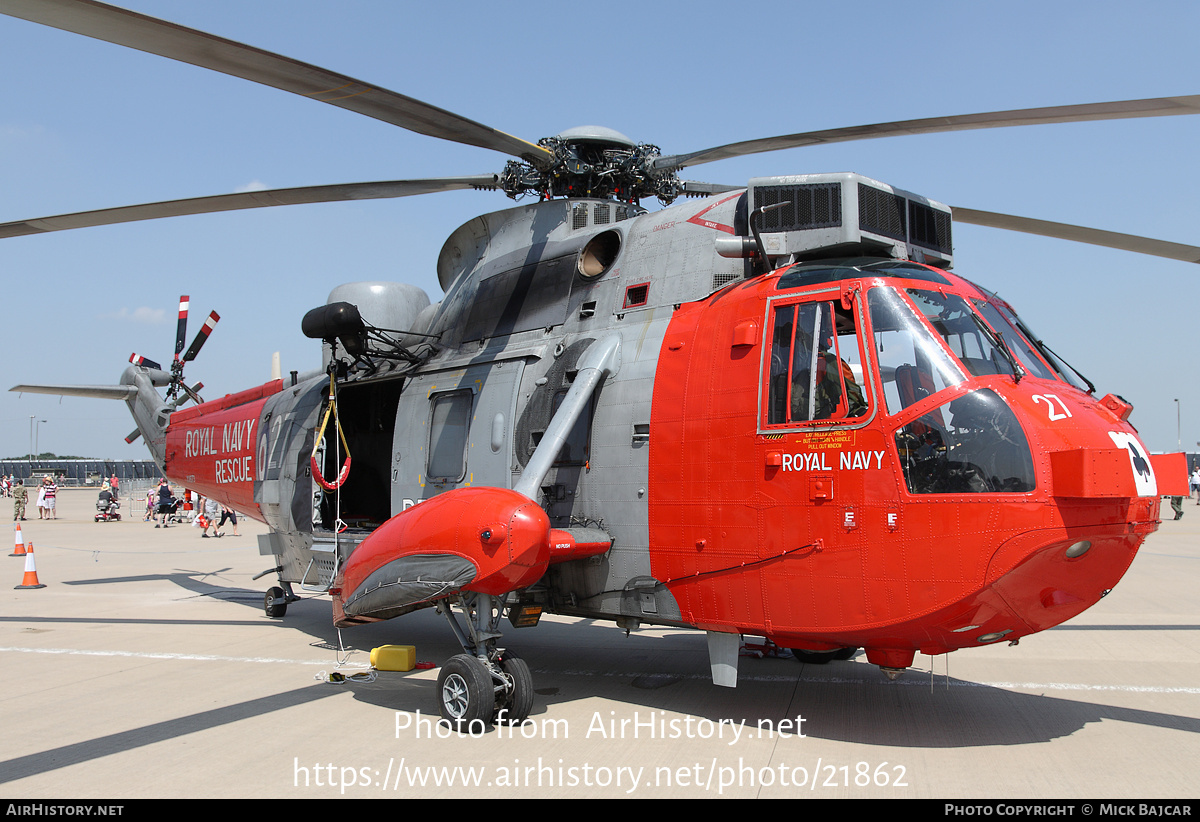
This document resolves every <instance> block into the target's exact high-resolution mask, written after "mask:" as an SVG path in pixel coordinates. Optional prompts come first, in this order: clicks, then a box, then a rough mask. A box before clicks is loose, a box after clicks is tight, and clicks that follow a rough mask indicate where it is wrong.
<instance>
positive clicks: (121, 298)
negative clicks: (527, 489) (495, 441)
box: [0, 0, 1200, 459]
mask: <svg viewBox="0 0 1200 822" xmlns="http://www.w3.org/2000/svg"><path fill="white" fill-rule="evenodd" d="M123 5H125V6H126V7H129V8H133V9H135V10H138V11H141V12H144V13H147V14H151V15H154V16H158V17H162V18H164V19H167V20H171V21H173V22H177V23H180V24H183V25H186V26H191V27H194V28H198V29H201V30H204V31H209V32H212V33H214V34H219V35H221V36H224V37H228V38H231V39H234V40H239V41H241V42H245V43H249V44H251V45H255V46H258V47H260V48H264V49H268V50H271V51H275V52H278V53H281V54H284V55H287V56H289V57H294V58H296V59H299V60H303V61H306V62H310V63H315V64H317V65H321V66H324V67H327V68H330V69H332V70H335V71H339V72H342V73H344V74H348V75H350V76H352V77H357V78H359V79H362V80H366V81H370V82H373V83H376V84H379V85H382V86H384V87H387V88H391V89H394V90H396V91H400V92H402V93H405V94H408V95H410V96H413V97H416V98H418V99H422V100H425V101H427V102H430V103H434V104H436V105H439V106H441V107H443V108H447V109H449V110H451V111H455V112H458V113H460V114H462V115H464V116H467V117H470V118H472V119H475V120H477V121H480V122H483V123H486V124H488V125H491V126H494V127H496V128H499V129H501V130H504V131H507V132H509V133H511V134H515V135H517V136H520V137H523V138H525V139H528V140H531V141H536V140H537V139H538V138H540V137H543V136H546V135H551V134H555V133H557V132H559V131H561V130H563V129H565V128H568V127H571V126H576V125H583V124H593V123H597V124H602V125H606V126H609V127H611V128H615V129H617V130H618V131H621V132H623V133H625V134H627V135H629V136H630V137H631V138H633V139H634V140H637V141H642V142H650V143H655V144H657V145H659V146H660V147H661V148H662V150H663V152H664V153H680V152H684V151H691V150H696V149H700V148H705V147H709V146H714V145H720V144H723V143H728V142H733V141H738V140H744V139H750V138H754V137H761V136H767V135H771V134H783V133H790V132H794V131H805V130H811V129H820V128H831V127H837V126H846V125H857V124H863V123H875V122H883V121H890V120H898V119H908V118H916V117H932V116H937V115H949V114H964V113H972V112H980V111H993V110H1004V109H1013V108H1026V107H1034V106H1049V105H1060V104H1071V103H1087V102H1097V101H1104V100H1125V99H1134V98H1142V97H1159V96H1169V95H1186V94H1196V93H1200V72H1198V71H1197V68H1198V63H1200V56H1198V51H1197V49H1196V48H1195V37H1196V32H1197V31H1200V4H1196V3H1191V2H1163V3H1153V2H1151V3H1146V4H1139V5H1137V6H1136V7H1135V5H1134V4H1131V3H1106V2H1089V3H1083V2H1079V3H1047V2H1038V3H1025V2H1007V3H1003V4H984V3H970V2H946V3H922V2H909V3H895V2H886V3H885V2H878V3H876V2H857V3H829V2H822V3H816V2H812V3H809V2H790V3H771V2H763V3H756V4H726V3H723V4H718V3H712V2H689V3H674V2H641V3H625V2H613V3H607V4H604V5H603V7H600V6H596V5H581V6H568V5H565V4H561V3H557V2H556V3H549V2H538V3H514V4H501V3H476V2H461V3H442V4H431V3H406V2H378V1H376V2H370V1H369V0H338V2H333V1H332V0H325V1H324V2H317V1H316V0H253V2H245V0H236V1H235V0H204V1H203V2H201V1H200V0H158V2H150V1H149V0H127V1H126V2H125V3H123ZM0 72H2V76H3V77H4V78H5V82H4V92H3V96H2V99H3V102H4V104H3V106H0V222H3V221H8V220H15V219H22V218H30V217H40V216H47V215H51V214H58V213H63V212H71V211H78V210H84V209H90V208H101V207H107V206H117V205H126V204H133V203H142V202H152V201H156V200H165V199H173V198H179V197H189V196H200V195H205V194H218V193H225V192H230V191H235V190H239V189H242V188H245V187H247V186H265V187H268V188H282V187H291V186H300V185H313V184H321V183H340V182H356V181H369V180H390V179H406V178H417V177H430V176H448V175H458V174H478V173H490V172H492V171H498V170H500V169H501V168H502V167H503V165H504V162H505V159H506V158H505V157H504V156H503V155H500V154H497V153H495V152H490V151H486V150H483V149H475V148H471V147H467V146H462V145H457V144H452V143H445V142H439V141H437V140H433V139H431V138H427V137H422V136H420V135H416V134H413V133H410V132H407V131H404V130H402V129H398V128H396V127H394V126H389V125H386V124H384V123H380V122H376V121H374V120H371V119H368V118H365V117H361V116H358V115H355V114H352V113H349V112H345V111H342V110H340V109H335V108H332V107H330V106H324V105H321V104H318V103H315V102H313V101H311V100H306V99H302V98H299V97H296V96H294V95H290V94H287V93H285V92H281V91H277V90H274V89H270V88H265V87H260V86H257V85H255V84H253V83H248V82H246V81H242V80H236V79H233V78H229V77H226V76H224V75H220V74H215V73H212V72H208V71H205V70H203V69H198V68H194V67H192V66H187V65H183V64H178V63H174V62H172V61H169V60H165V59H162V58H159V57H154V56H151V55H145V54H142V53H139V52H134V51H130V50H127V49H123V48H121V47H118V46H113V45H110V44H107V43H101V42H98V41H92V40H89V39H86V38H82V37H79V36H77V35H73V34H69V33H66V32H61V31H58V30H54V29H48V28H44V27H40V26H37V25H34V24H31V23H26V22H24V21H19V20H15V19H11V18H7V17H0ZM1198 144H1200V117H1195V116H1194V117H1179V118H1153V119H1146V120H1133V121H1124V122H1107V123H1103V122H1102V123H1081V124H1071V125H1056V126H1043V127H1036V128H1020V129H1002V130H994V131H980V132H963V133H958V134H945V135H935V136H922V137H902V138H892V139H886V140H871V141H864V142H859V143H845V144H840V145H836V146H825V147H820V148H810V149H799V150H793V151H786V152H775V153H772V154H763V155H758V156H755V157H748V158H742V159H739V160H731V161H724V162H720V163H713V164H709V165H705V166H698V167H695V168H693V169H688V170H685V172H684V176H685V177H690V178H693V179H702V180H709V181H713V182H722V183H729V184H744V183H745V181H746V180H747V179H749V178H750V177H754V176H760V175H777V174H800V173H811V172H820V171H857V172H859V173H862V174H865V175H867V176H870V177H874V178H876V179H879V180H882V181H884V182H887V183H891V184H893V185H896V186H898V187H900V188H904V189H907V190H910V191H915V192H917V193H920V194H923V195H925V196H928V197H930V198H932V199H935V200H938V201H941V202H944V203H947V204H949V205H952V206H954V205H961V206H966V207H973V208H979V209H985V210H990V211H1000V212H1007V213H1017V214H1023V215H1026V216H1031V217H1039V218H1043V219H1051V220H1060V221H1064V222H1073V223H1079V224H1083V225H1092V226H1096V227H1100V228H1108V229H1114V230H1119V231H1125V232H1129V233H1134V234H1144V235H1148V236H1152V237H1158V238H1162V239H1168V240H1175V241H1178V242H1185V243H1191V244H1200V229H1198V220H1197V217H1198V216H1200V169H1198V167H1197V162H1196V159H1195V153H1196V149H1195V147H1196V146H1197V145H1198ZM509 204H510V201H509V200H507V198H505V197H504V196H503V195H502V194H500V193H478V192H455V193H449V194H439V195H430V196H426V197H422V198H413V199H400V200H391V201H366V202H358V203H340V204H326V205H317V206H291V207H285V208H277V209H259V210H256V211H250V212H240V213H232V214H215V215H205V216H201V217H185V218H178V219H173V220H157V221H151V222H144V223H136V224H129V225H123V226H110V227H100V228H91V229H83V230H79V231H72V232H58V233H53V234H47V235H44V236H33V237H21V238H15V239H9V240H3V241H0V294H3V296H4V314H3V319H2V320H0V329H2V330H3V334H4V337H5V344H4V354H3V356H2V357H0V388H7V387H8V386H11V385H14V384H16V383H18V382H61V383H111V382H115V381H116V379H117V378H118V376H119V375H120V373H121V371H122V369H123V368H124V366H125V363H126V360H127V358H128V357H129V354H130V352H131V351H137V352H138V353H141V354H143V355H145V356H148V357H152V358H154V359H160V360H162V361H166V360H169V358H170V352H171V349H172V343H173V339H174V317H175V308H176V304H177V301H178V297H179V295H180V294H184V293H186V294H189V295H190V296H191V298H192V315H191V316H192V320H191V326H190V331H189V336H190V335H191V334H194V333H195V330H196V329H198V327H199V323H200V321H201V320H202V319H203V317H204V316H205V315H207V313H208V311H209V310H211V309H216V310H217V311H218V312H220V314H221V323H220V325H219V326H218V328H217V331H216V333H215V334H214V336H213V337H212V339H211V340H210V341H209V343H208V345H207V346H206V348H205V350H204V351H203V352H202V353H201V355H200V358H199V359H198V360H197V361H196V362H195V363H192V364H191V365H190V366H189V368H188V372H187V373H188V376H189V379H190V380H192V381H194V380H197V379H199V380H202V381H203V382H204V383H205V384H206V386H208V388H207V390H206V391H205V394H206V395H207V396H210V397H211V396H217V395H220V394H223V393H226V392H230V391H235V390H240V389H242V388H246V387H249V386H251V385H256V384H258V383H261V382H263V381H265V380H266V379H267V378H268V376H269V369H270V361H271V354H272V352H274V351H279V352H281V357H282V362H283V368H284V370H285V372H286V371H287V370H290V369H297V370H301V371H303V370H306V369H309V368H311V367H314V366H315V365H317V364H318V361H319V352H318V347H317V346H316V344H314V343H312V342H310V341H308V340H306V339H305V338H304V337H303V336H302V335H301V334H300V318H301V317H302V316H303V314H304V312H305V311H307V310H308V309H309V308H312V307H315V306H317V305H320V304H321V303H323V302H324V300H325V298H326V296H327V294H328V293H329V291H330V289H332V288H333V287H334V286H335V285H337V284H338V283H342V282H349V281H355V280H396V281H405V282H411V283H415V284H417V285H419V286H421V287H423V288H424V289H426V290H427V291H428V292H429V293H430V296H431V298H432V299H434V300H436V299H438V297H439V296H440V292H439V290H438V286H437V279H436V275H435V273H434V266H435V263H436V260H437V255H438V252H439V250H440V249H441V245H442V243H443V242H444V240H445V238H446V237H447V236H448V235H449V234H450V232H451V231H453V230H454V229H455V228H456V227H458V226H459V225H460V224H462V223H463V222H465V221H467V220H468V219H470V218H471V217H473V216H474V215H476V214H479V213H481V212H484V211H493V210H499V209H502V208H505V207H506V206H507V205H509ZM652 207H653V206H652ZM955 246H956V248H955V252H956V265H955V270H956V271H957V272H958V273H959V274H962V275H963V276H965V277H967V278H969V279H972V280H974V281H976V282H978V283H980V284H982V285H985V286H987V287H989V288H992V289H994V290H997V291H999V292H1000V294H1001V295H1002V296H1003V297H1005V298H1006V299H1008V300H1009V301H1010V302H1011V303H1013V305H1014V306H1016V308H1017V310H1018V311H1019V312H1020V313H1021V314H1022V315H1023V316H1024V318H1025V319H1026V320H1027V321H1028V323H1029V324H1030V325H1031V326H1032V327H1033V328H1034V329H1035V330H1037V331H1038V332H1039V333H1040V334H1041V335H1042V336H1043V337H1044V338H1045V339H1046V341H1047V342H1048V343H1049V344H1050V345H1051V346H1052V347H1053V348H1055V349H1056V350H1057V351H1058V352H1059V353H1060V354H1062V355H1063V356H1064V357H1065V358H1066V359H1067V360H1068V361H1070V362H1072V363H1074V364H1075V365H1077V366H1078V367H1079V369H1080V370H1081V371H1083V372H1084V373H1085V374H1086V375H1087V376H1088V377H1089V378H1090V379H1091V380H1092V381H1093V382H1094V383H1095V384H1096V385H1097V388H1098V390H1099V393H1100V394H1104V393H1107V392H1110V391H1111V392H1114V393H1118V394H1121V395H1123V396H1124V397H1126V398H1127V399H1128V400H1130V401H1131V402H1132V403H1133V404H1134V406H1135V411H1134V414H1133V417H1132V420H1131V421H1132V422H1133V423H1134V424H1135V425H1136V426H1137V427H1138V429H1139V430H1140V432H1141V433H1142V434H1143V438H1144V439H1145V441H1146V443H1147V445H1148V446H1149V447H1150V448H1152V449H1155V450H1173V449H1175V447H1176V441H1177V439H1181V440H1182V442H1183V443H1184V445H1185V447H1187V446H1188V445H1191V444H1193V443H1196V442H1197V441H1198V440H1200V386H1198V385H1197V380H1196V371H1195V365H1194V363H1195V357H1196V353H1197V348H1198V346H1194V345H1192V344H1191V343H1193V342H1200V317H1197V309H1198V306H1200V302H1198V299H1197V298H1198V297H1200V284H1198V283H1200V281H1198V278H1197V277H1198V275H1200V269H1197V267H1196V266H1195V265H1190V264H1187V263H1180V262H1173V261H1167V260H1156V259H1151V258H1145V257H1141V256H1138V255H1134V254H1130V253H1126V252H1119V251H1112V250H1107V249H1099V248H1091V247H1087V246H1079V245H1074V244H1071V243H1066V242H1061V241H1055V240H1049V239H1043V238H1036V237H1027V236H1022V235H1018V234H1013V233H1010V232H1002V231H996V230H992V229H984V228H974V227H971V226H965V225H959V226H957V227H956V235H955ZM1177 398H1178V400H1179V404H1178V407H1179V410H1180V416H1181V420H1182V424H1181V430H1180V431H1179V432H1178V433H1177V428H1176V402H1175V400H1176V399H1177ZM31 416H32V417H34V418H35V420H46V422H44V423H41V422H39V423H37V438H38V447H39V449H40V450H50V451H54V452H57V453H74V454H85V455H90V456H96V457H110V458H126V459H128V458H142V457H143V456H144V454H145V451H144V449H143V448H141V447H140V445H138V446H128V445H126V444H125V443H124V442H123V439H122V438H123V437H124V435H125V434H126V433H128V432H129V431H130V430H131V429H132V427H133V424H132V421H131V420H130V418H129V417H128V415H127V413H126V411H125V408H124V405H123V404H121V403H116V402H111V401H108V402H105V401H100V400H83V399H74V398H65V399H62V400H59V399H58V398H51V397H39V396H34V395H25V396H24V397H20V398H18V397H17V395H15V394H9V393H8V392H7V391H4V392H3V393H0V456H10V455H16V454H24V453H26V451H28V449H29V445H30V443H29V438H30V417H31ZM1192 447H1193V449H1194V448H1195V446H1194V445H1192Z"/></svg>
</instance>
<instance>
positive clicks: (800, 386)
mask: <svg viewBox="0 0 1200 822" xmlns="http://www.w3.org/2000/svg"><path fill="white" fill-rule="evenodd" d="M766 370H767V374H766V378H767V407H766V414H765V416H766V424H767V425H785V424H788V423H797V422H810V421H816V420H840V419H851V418H856V417H861V416H863V415H865V414H866V413H867V400H866V394H865V393H864V392H863V388H862V386H863V371H862V357H861V355H860V349H859V344H858V337H857V334H856V328H855V322H854V314H853V313H852V312H851V311H849V310H846V309H842V308H841V306H840V301H839V302H838V303H834V302H824V301H822V302H802V303H790V304H788V305H779V304H776V305H775V307H774V308H773V309H772V313H771V348H770V361H769V363H768V364H767V369H766Z"/></svg>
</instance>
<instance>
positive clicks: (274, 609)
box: [263, 587, 287, 619]
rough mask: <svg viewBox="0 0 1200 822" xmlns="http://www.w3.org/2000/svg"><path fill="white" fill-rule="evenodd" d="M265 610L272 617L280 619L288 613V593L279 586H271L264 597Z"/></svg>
mask: <svg viewBox="0 0 1200 822" xmlns="http://www.w3.org/2000/svg"><path fill="white" fill-rule="evenodd" d="M263 611H264V612H266V615H267V616H269V617H271V618H272V619H278V618H279V617H281V616H283V615H284V614H286V613H287V595H286V594H284V593H283V589H282V588H279V587H275V588H271V589H269V590H268V591H267V595H266V596H265V597H263Z"/></svg>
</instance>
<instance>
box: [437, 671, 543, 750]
mask: <svg viewBox="0 0 1200 822" xmlns="http://www.w3.org/2000/svg"><path fill="white" fill-rule="evenodd" d="M526 670H528V669H526ZM437 690H438V708H439V710H440V711H441V714H442V719H445V720H446V721H447V722H449V723H450V724H451V726H453V727H455V728H457V729H458V730H460V731H468V732H477V731H479V730H482V729H484V728H487V727H488V726H489V725H491V724H492V715H493V714H494V713H495V711H496V690H495V688H494V687H493V685H492V675H491V674H490V673H489V672H488V671H487V670H486V669H485V668H484V667H483V663H481V662H480V661H479V660H478V659H476V658H475V657H473V656H468V655H467V654H459V655H458V656H453V657H450V660H449V661H448V662H447V663H446V664H445V665H443V666H442V671H441V673H439V674H438V680H437ZM477 723H478V724H477Z"/></svg>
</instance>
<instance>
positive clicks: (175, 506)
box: [155, 497, 186, 522]
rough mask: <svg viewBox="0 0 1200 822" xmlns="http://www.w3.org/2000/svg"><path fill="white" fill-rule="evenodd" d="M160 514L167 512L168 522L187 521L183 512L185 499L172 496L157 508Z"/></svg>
mask: <svg viewBox="0 0 1200 822" xmlns="http://www.w3.org/2000/svg"><path fill="white" fill-rule="evenodd" d="M155 510H156V511H157V512H158V513H159V514H165V515H166V517H165V521H166V522H186V519H185V516H184V513H183V500H181V499H180V498H179V497H171V499H170V500H169V501H167V502H160V503H158V506H157V507H156V509H155Z"/></svg>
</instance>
